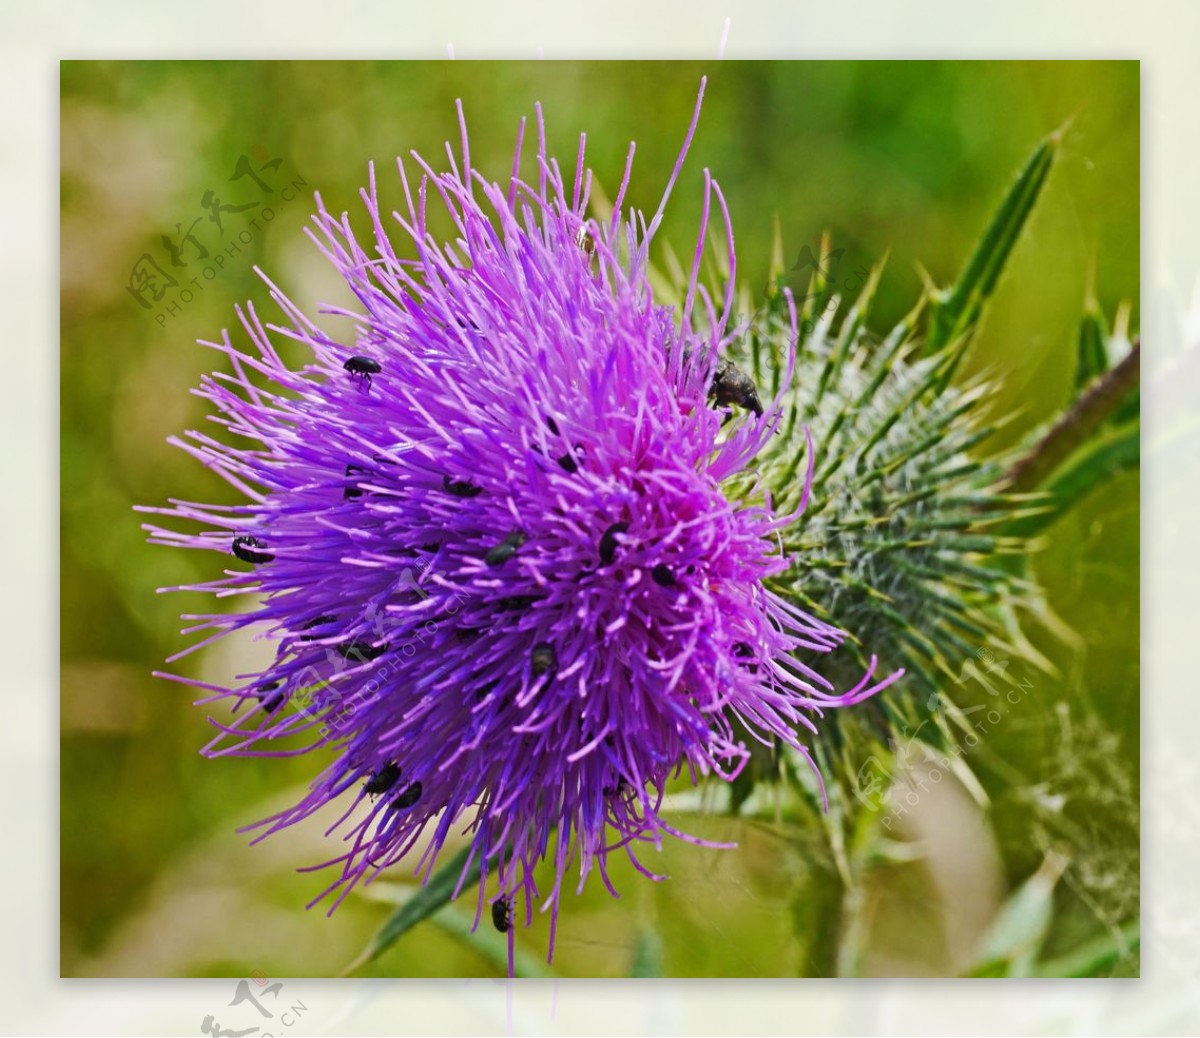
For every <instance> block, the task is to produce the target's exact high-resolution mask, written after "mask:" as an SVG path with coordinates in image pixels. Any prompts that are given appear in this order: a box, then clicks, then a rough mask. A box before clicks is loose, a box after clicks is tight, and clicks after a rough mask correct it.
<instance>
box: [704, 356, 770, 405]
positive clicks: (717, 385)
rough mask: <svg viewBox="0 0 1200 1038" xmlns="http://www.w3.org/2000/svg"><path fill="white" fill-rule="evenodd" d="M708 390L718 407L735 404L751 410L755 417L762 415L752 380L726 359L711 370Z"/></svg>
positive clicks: (759, 401)
mask: <svg viewBox="0 0 1200 1038" xmlns="http://www.w3.org/2000/svg"><path fill="white" fill-rule="evenodd" d="M709 392H710V394H711V396H712V397H713V401H714V402H715V403H716V405H717V406H718V407H723V406H725V405H726V404H737V405H738V406H739V407H744V408H746V410H748V411H753V412H754V414H755V416H756V417H758V418H761V417H762V414H763V406H762V401H761V400H759V399H758V390H757V389H756V388H755V386H754V382H753V380H752V379H751V378H750V376H749V375H747V374H746V373H745V372H744V371H742V370H741V368H738V367H735V366H734V365H733V364H730V363H729V361H727V360H723V361H721V362H720V363H719V364H718V365H717V370H716V371H714V372H713V379H712V387H711V388H710V390H709Z"/></svg>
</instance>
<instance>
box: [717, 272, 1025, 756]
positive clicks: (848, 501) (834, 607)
mask: <svg viewBox="0 0 1200 1038" xmlns="http://www.w3.org/2000/svg"><path fill="white" fill-rule="evenodd" d="M876 273H878V272H876ZM876 281H877V276H876V277H872V278H871V279H870V280H869V281H868V283H867V286H866V287H865V288H864V290H863V293H862V295H861V296H860V297H859V298H858V300H857V301H856V302H855V303H854V305H853V306H851V307H849V308H848V309H847V310H846V313H845V316H844V317H840V316H839V315H840V313H841V311H842V307H840V306H838V305H837V304H836V302H833V303H830V304H829V305H828V306H827V308H826V309H825V310H824V311H823V316H822V318H821V319H820V320H818V321H817V322H816V325H815V327H813V328H812V331H811V332H810V334H809V335H808V336H807V337H805V338H804V339H803V340H802V341H801V342H800V343H799V349H798V357H797V362H796V373H795V376H794V378H793V379H792V381H791V383H790V384H789V385H788V387H787V389H786V392H785V395H784V400H785V404H784V408H785V409H784V418H783V421H782V422H781V423H780V432H779V435H777V436H775V437H773V438H772V441H771V442H770V444H769V445H768V446H767V447H766V448H765V450H764V451H763V452H762V453H761V454H760V456H759V459H758V465H757V466H756V471H755V473H754V476H755V478H758V479H761V480H762V483H763V485H764V486H765V487H766V488H768V489H769V490H770V492H771V494H772V497H773V500H774V501H775V503H776V505H777V507H779V508H780V509H782V510H783V511H785V512H786V511H788V510H791V509H794V508H795V507H797V506H798V505H799V503H800V496H801V494H802V493H803V490H804V483H805V480H804V473H805V470H806V468H807V466H808V465H809V464H810V459H809V458H808V457H806V453H807V448H806V446H805V444H806V438H805V436H804V434H803V433H802V431H801V430H803V429H804V428H805V427H807V428H808V430H809V431H810V433H811V439H812V442H813V444H814V448H815V451H816V453H815V456H814V457H813V458H812V459H811V464H812V465H813V468H814V476H813V480H812V487H811V493H810V496H809V500H808V504H807V507H806V508H805V511H804V517H803V521H802V522H801V523H799V524H798V525H797V527H795V532H794V533H792V534H791V535H790V537H789V538H788V539H787V540H785V543H784V547H785V550H786V551H787V552H788V553H789V554H790V556H791V557H792V560H793V565H792V568H791V569H790V570H789V571H788V572H787V573H785V574H782V575H781V576H779V577H778V578H776V584H775V586H776V589H777V590H778V591H779V592H780V593H781V594H783V595H786V596H788V597H790V598H791V599H792V600H794V601H795V602H797V603H798V604H801V605H802V606H803V607H804V608H806V609H809V610H812V611H813V612H814V613H816V614H817V615H819V616H839V617H844V618H846V619H845V621H844V622H845V623H846V624H847V626H848V629H850V630H853V631H854V632H855V634H856V639H855V640H853V641H851V642H848V643H847V644H846V645H845V646H843V648H842V649H841V650H840V653H839V659H837V660H836V662H835V663H834V665H835V666H840V667H841V668H844V671H845V673H846V674H849V673H851V672H853V671H854V670H855V668H857V667H861V665H862V661H863V659H864V658H865V656H864V650H863V646H864V645H870V646H871V647H872V648H871V651H872V652H875V653H878V654H880V655H881V658H886V659H887V660H888V661H889V662H890V663H891V664H892V665H893V666H895V667H900V666H903V667H905V668H906V669H907V673H908V677H907V678H906V680H905V681H903V682H901V683H899V685H898V686H897V687H896V688H894V689H893V690H892V691H891V692H890V693H889V694H888V695H887V696H884V697H880V698H879V699H878V700H877V701H876V703H875V704H874V706H873V708H872V712H871V713H870V714H868V712H866V711H864V712H863V714H864V721H863V722H860V723H866V724H872V725H873V726H874V728H875V733H876V735H878V736H886V735H888V734H891V733H899V732H907V733H910V734H911V733H913V732H915V731H918V730H922V729H923V728H924V731H923V732H922V737H923V738H933V739H934V741H942V738H939V737H938V736H936V735H935V734H934V733H935V732H936V731H942V732H943V738H944V736H945V735H947V734H948V733H946V732H945V724H946V712H947V710H948V709H949V710H951V711H952V710H953V704H952V703H951V702H950V700H949V699H948V698H947V696H946V690H947V688H948V687H949V688H951V689H952V688H953V686H954V683H955V682H956V681H959V680H960V678H961V674H962V667H963V664H964V662H965V661H967V660H970V659H972V658H975V655H976V653H977V652H978V651H979V650H980V649H981V648H982V647H987V646H990V647H993V648H994V647H997V646H1003V647H1004V648H1005V649H1006V651H1008V652H1010V653H1016V654H1017V655H1023V654H1024V653H1023V651H1022V649H1021V648H1020V647H1018V646H1013V645H1011V644H1009V641H1010V638H1011V636H1012V629H1013V624H1012V618H1013V616H1014V615H1015V614H1016V612H1017V611H1018V610H1019V609H1020V608H1022V607H1023V606H1026V605H1030V604H1031V603H1032V599H1031V598H1030V595H1029V592H1030V591H1031V587H1030V585H1029V584H1028V583H1026V582H1025V581H1024V580H1022V579H1020V578H1018V577H1016V576H1014V575H1013V574H1012V573H1011V572H1009V571H1008V570H1007V569H1005V568H1004V567H1002V566H997V565H996V564H995V561H996V556H997V555H1000V554H1004V553H1008V552H1024V551H1026V550H1027V549H1028V545H1027V543H1026V542H1025V541H1023V540H1021V539H1019V538H1013V537H1004V536H999V535H998V534H997V533H996V532H995V531H996V528H997V527H998V526H1000V525H1002V524H1004V523H1006V522H1009V521H1011V520H1012V519H1013V518H1014V517H1015V516H1018V515H1021V514H1023V513H1025V512H1028V511H1030V510H1032V509H1034V508H1035V507H1036V501H1035V500H1034V499H1032V498H1031V496H1030V495H1017V494H1011V493H1003V492H1000V491H998V490H997V489H996V484H997V483H998V482H999V480H1000V477H1001V475H1002V473H1003V471H1004V468H1003V465H1004V458H990V459H989V458H987V457H986V454H987V452H986V450H984V449H983V447H984V445H985V441H986V440H987V438H988V437H989V436H990V434H991V433H992V432H993V431H994V430H995V429H996V428H997V424H998V423H997V421H996V418H995V416H994V415H991V414H988V415H987V418H986V420H985V419H984V415H985V413H986V411H987V404H988V400H989V397H990V394H991V389H990V386H989V385H988V384H986V383H978V384H975V385H972V386H967V387H963V386H960V385H957V384H947V383H946V381H945V380H944V378H943V376H944V374H945V372H946V369H947V368H948V367H949V366H952V365H954V364H955V363H956V361H957V359H958V356H959V354H960V350H961V342H958V343H955V344H951V345H950V346H946V347H943V348H942V349H940V350H937V351H935V352H932V353H926V352H924V351H923V350H922V349H921V348H920V347H921V342H920V337H919V336H918V335H917V334H916V332H917V330H918V327H919V325H920V322H921V318H922V316H923V314H922V313H921V308H920V307H918V308H917V310H916V311H914V312H913V313H912V314H911V315H910V316H909V317H908V318H906V319H905V320H904V321H902V322H901V323H900V324H899V325H898V326H897V327H896V328H894V329H893V330H892V331H891V332H890V333H889V334H888V335H887V336H886V337H884V338H883V339H882V340H880V339H879V338H878V337H875V336H872V335H871V334H869V333H868V332H867V330H866V320H865V318H866V316H867V312H868V310H869V305H870V296H871V293H872V291H873V288H874V285H875V283H876ZM784 305H785V304H784V301H782V300H775V299H772V300H771V301H770V302H769V303H768V305H767V306H766V307H765V308H764V309H763V310H761V311H760V312H759V314H758V315H757V318H756V321H755V325H754V327H753V328H752V329H751V330H750V333H749V334H748V335H747V337H746V338H745V340H743V345H742V346H741V347H740V349H741V350H742V351H743V354H744V355H743V357H742V358H741V361H742V363H743V364H744V365H745V366H746V367H747V369H748V370H750V371H752V372H754V374H755V377H756V380H757V381H758V382H759V384H760V386H762V387H763V388H764V390H770V389H771V388H772V387H774V386H777V385H778V384H780V382H781V381H782V379H783V376H784V370H785V369H784V365H785V364H786V357H787V353H788V346H789V343H788V339H789V336H790V331H789V328H790V326H789V325H788V324H787V323H786V320H785V318H784V315H783V311H782V308H783V306H784ZM835 324H836V326H837V329H836V331H835V330H834V325H835ZM738 359H739V358H738V357H737V355H736V351H735V353H734V360H735V361H737V360H738ZM857 639H861V641H858V640H857ZM836 724H837V722H836V721H835V722H834V725H835V726H836ZM832 727H833V726H831V728H832ZM839 730H840V731H842V732H843V734H845V733H846V732H847V729H846V728H845V726H844V725H843V726H840V728H839Z"/></svg>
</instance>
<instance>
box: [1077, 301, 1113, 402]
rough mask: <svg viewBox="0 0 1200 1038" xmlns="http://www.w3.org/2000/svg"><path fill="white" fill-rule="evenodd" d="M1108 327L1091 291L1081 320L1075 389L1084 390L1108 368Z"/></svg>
mask: <svg viewBox="0 0 1200 1038" xmlns="http://www.w3.org/2000/svg"><path fill="white" fill-rule="evenodd" d="M1107 339H1108V328H1107V327H1106V325H1105V321H1104V314H1103V312H1102V311H1101V310H1100V307H1099V306H1098V305H1097V304H1096V301H1095V299H1094V298H1092V297H1091V294H1090V293H1089V299H1088V304H1087V306H1086V307H1085V309H1084V311H1083V318H1082V319H1081V320H1080V322H1079V340H1078V346H1077V350H1076V360H1075V389H1076V392H1077V393H1078V391H1080V390H1082V389H1083V388H1084V386H1086V385H1088V384H1089V383H1090V382H1091V381H1092V380H1093V379H1095V378H1099V377H1100V376H1101V375H1103V374H1104V372H1106V371H1107V370H1108V350H1107V349H1106V348H1105V345H1104V344H1105V341H1106V340H1107Z"/></svg>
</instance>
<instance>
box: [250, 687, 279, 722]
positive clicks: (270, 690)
mask: <svg viewBox="0 0 1200 1038" xmlns="http://www.w3.org/2000/svg"><path fill="white" fill-rule="evenodd" d="M282 684H283V682H282V681H270V682H267V684H265V685H259V686H258V688H257V689H255V691H254V698H255V699H257V700H258V701H259V702H260V703H261V704H262V708H263V709H264V710H265V711H266V712H267V713H268V714H273V713H275V711H276V710H278V709H279V708H280V707H281V706H282V705H283V693H282V692H276V691H275V690H276V689H277V688H279V686H280V685H282Z"/></svg>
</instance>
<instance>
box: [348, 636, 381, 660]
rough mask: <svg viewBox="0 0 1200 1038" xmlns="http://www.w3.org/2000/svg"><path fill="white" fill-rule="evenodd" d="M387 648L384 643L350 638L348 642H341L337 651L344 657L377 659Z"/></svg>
mask: <svg viewBox="0 0 1200 1038" xmlns="http://www.w3.org/2000/svg"><path fill="white" fill-rule="evenodd" d="M387 649H388V647H387V646H386V645H372V644H371V643H370V642H367V641H363V640H362V639H361V638H351V639H350V640H349V641H348V642H342V644H341V645H339V646H338V647H337V651H338V652H339V653H341V655H342V656H343V657H344V658H345V659H357V660H360V661H361V660H374V659H378V658H379V657H380V656H382V655H383V654H384V653H385V652H387Z"/></svg>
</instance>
